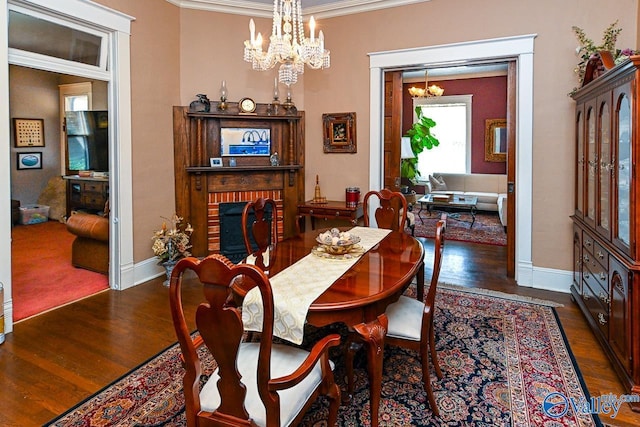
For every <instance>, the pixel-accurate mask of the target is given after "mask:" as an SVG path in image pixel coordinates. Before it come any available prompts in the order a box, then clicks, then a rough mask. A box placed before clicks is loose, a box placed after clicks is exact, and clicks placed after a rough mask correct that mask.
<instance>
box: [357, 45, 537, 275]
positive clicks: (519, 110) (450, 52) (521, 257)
mask: <svg viewBox="0 0 640 427" xmlns="http://www.w3.org/2000/svg"><path fill="white" fill-rule="evenodd" d="M534 39H535V35H524V36H516V37H507V38H500V39H491V40H481V41H472V42H465V43H456V44H450V45H440V46H433V47H424V48H415V49H404V50H398V51H386V52H379V53H371V54H370V58H369V68H370V93H371V94H372V97H371V105H370V123H369V126H370V135H371V141H370V146H371V150H370V164H371V165H372V167H371V168H370V176H369V181H370V184H371V186H372V187H382V186H383V179H384V177H383V173H382V171H383V152H384V144H383V141H382V138H381V137H380V135H383V134H384V123H383V121H382V118H383V111H384V98H383V94H384V74H385V70H394V69H395V70H398V69H407V68H416V67H425V68H432V67H438V66H440V67H442V66H446V65H450V66H453V65H463V64H465V63H470V62H471V63H473V62H476V63H477V62H480V61H488V60H495V61H500V60H504V61H509V60H513V61H515V63H516V68H517V73H516V83H515V84H516V86H517V88H518V97H517V100H516V105H515V116H516V117H515V122H516V126H515V127H514V128H515V129H516V132H517V133H516V135H515V141H516V143H517V149H516V150H515V151H516V156H515V157H516V158H515V159H514V162H515V164H516V165H517V168H516V173H517V179H516V181H517V182H518V188H517V199H516V203H515V206H513V207H512V209H514V210H515V221H512V223H514V224H515V227H516V230H515V231H516V241H515V245H514V247H515V279H516V282H517V283H518V285H521V286H532V285H533V264H532V260H531V258H532V256H531V235H532V229H531V228H532V220H531V205H532V191H531V190H532V143H533V131H532V115H533V41H534ZM376 165H377V167H376ZM514 190H515V189H514Z"/></svg>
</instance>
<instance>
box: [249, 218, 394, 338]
mask: <svg viewBox="0 0 640 427" xmlns="http://www.w3.org/2000/svg"><path fill="white" fill-rule="evenodd" d="M349 232H350V233H351V234H354V235H356V236H359V237H360V243H359V244H360V245H361V246H362V248H363V250H364V251H365V252H366V251H368V250H369V249H371V248H372V247H374V246H375V245H377V244H378V243H379V242H380V241H381V240H382V239H384V238H385V237H386V236H387V234H389V233H390V232H391V230H386V229H380V228H369V227H354V228H352V229H351V230H349ZM359 259H360V258H359V257H354V258H351V259H339V260H337V259H330V258H323V257H318V256H316V255H313V254H309V255H307V256H306V257H304V258H302V259H300V260H299V261H298V262H296V263H295V264H293V265H292V266H290V267H287V268H286V269H285V270H283V271H281V272H279V273H278V274H276V275H275V276H273V277H271V278H270V279H269V280H270V282H271V290H272V291H273V301H274V313H273V317H274V319H273V334H274V335H275V336H277V337H280V338H282V339H285V340H287V341H290V342H292V343H294V344H301V343H302V338H303V335H304V324H305V320H306V318H307V311H308V310H309V306H310V305H311V303H312V302H313V301H314V300H315V299H316V298H318V297H319V296H320V295H321V294H322V293H323V292H324V291H325V290H327V288H329V286H331V285H332V284H333V283H334V282H335V281H336V280H338V279H339V278H340V276H342V275H343V274H344V273H345V272H346V271H347V270H349V269H350V268H351V266H353V265H354V264H355V263H356V262H358V260H359ZM242 322H243V323H244V326H245V329H248V330H252V331H260V330H261V329H262V299H261V297H260V291H259V290H258V288H254V289H252V290H251V291H249V292H248V293H247V295H246V296H245V298H244V302H243V305H242Z"/></svg>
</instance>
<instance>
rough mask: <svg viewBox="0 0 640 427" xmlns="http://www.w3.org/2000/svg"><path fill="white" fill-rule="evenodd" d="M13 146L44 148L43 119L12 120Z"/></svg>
mask: <svg viewBox="0 0 640 427" xmlns="http://www.w3.org/2000/svg"><path fill="white" fill-rule="evenodd" d="M13 137H14V145H15V146H16V148H19V147H44V120H43V119H18V118H14V119H13Z"/></svg>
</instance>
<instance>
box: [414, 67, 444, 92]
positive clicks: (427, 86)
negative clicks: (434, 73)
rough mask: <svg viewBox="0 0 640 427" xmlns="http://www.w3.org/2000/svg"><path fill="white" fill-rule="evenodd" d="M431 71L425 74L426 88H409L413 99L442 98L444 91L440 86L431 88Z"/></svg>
mask: <svg viewBox="0 0 640 427" xmlns="http://www.w3.org/2000/svg"><path fill="white" fill-rule="evenodd" d="M428 75H429V71H425V72H424V88H421V87H415V86H411V87H410V88H409V95H411V97H412V98H426V97H430V96H442V94H443V93H444V89H442V88H441V87H440V86H438V85H431V86H429V77H428Z"/></svg>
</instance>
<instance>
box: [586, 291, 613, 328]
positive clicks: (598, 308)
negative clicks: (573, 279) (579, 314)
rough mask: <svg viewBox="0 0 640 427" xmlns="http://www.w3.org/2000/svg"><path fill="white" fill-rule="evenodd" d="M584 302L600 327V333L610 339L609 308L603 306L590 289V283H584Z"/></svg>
mask: <svg viewBox="0 0 640 427" xmlns="http://www.w3.org/2000/svg"><path fill="white" fill-rule="evenodd" d="M582 300H583V301H584V303H585V305H586V306H587V309H588V310H589V313H590V314H591V317H593V319H594V320H595V322H596V325H598V329H600V332H602V333H603V334H604V336H605V337H606V338H607V339H609V309H608V306H606V307H605V306H603V305H602V304H601V301H600V298H598V297H597V296H596V295H595V294H594V292H593V291H592V290H591V288H590V287H589V283H588V282H583V284H582Z"/></svg>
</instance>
